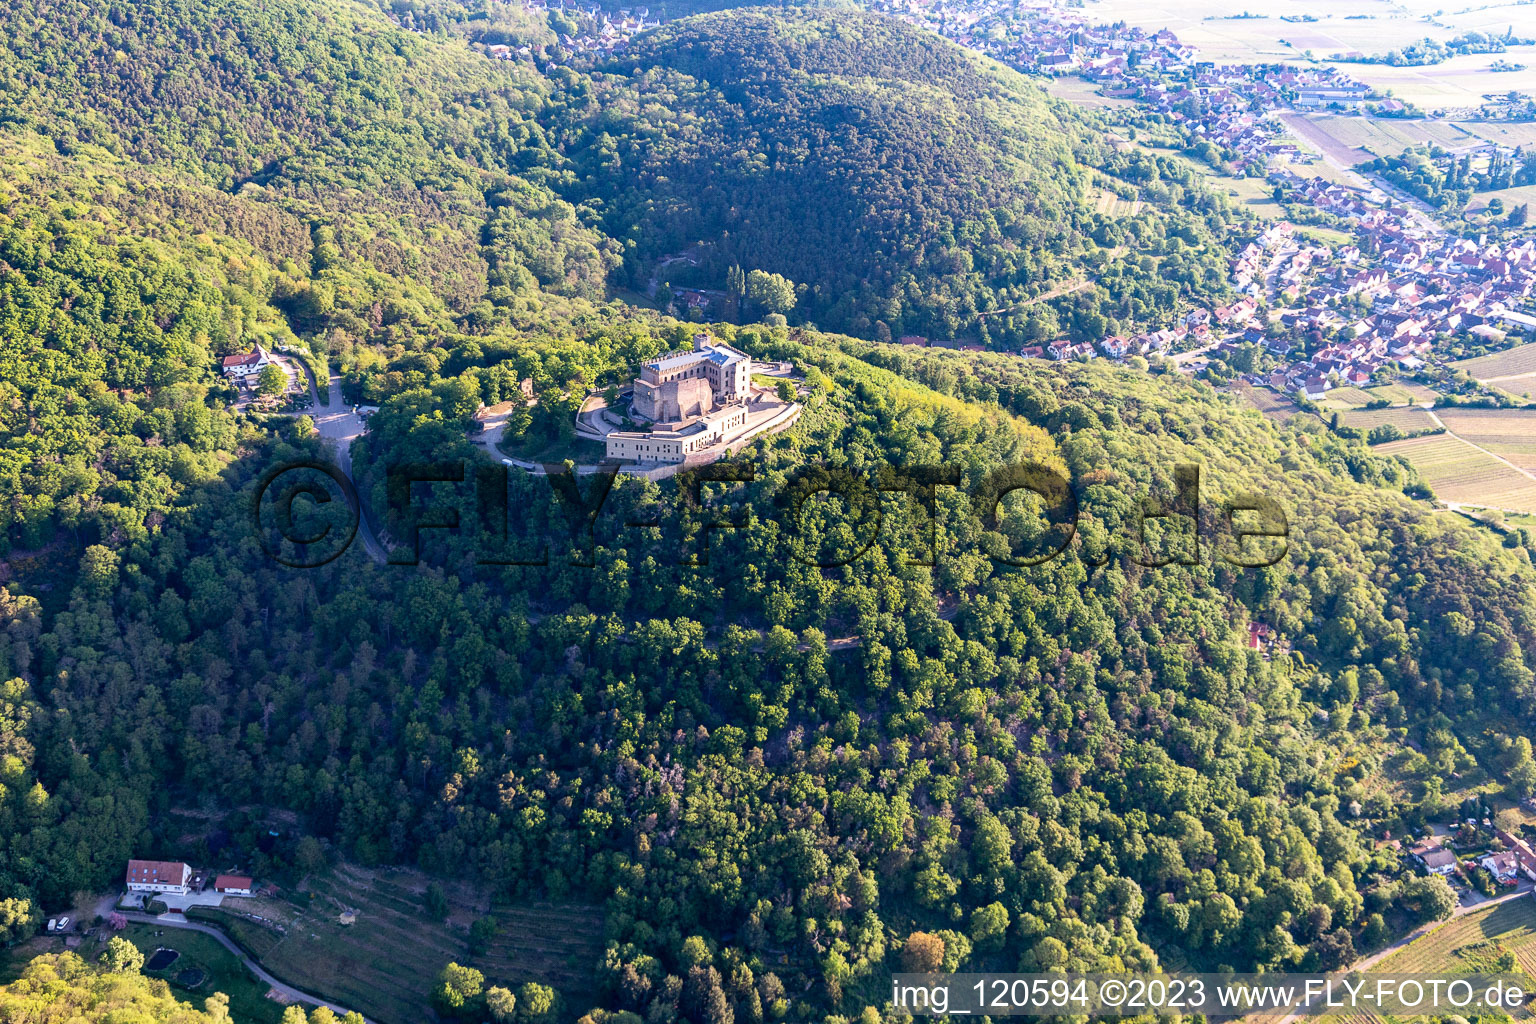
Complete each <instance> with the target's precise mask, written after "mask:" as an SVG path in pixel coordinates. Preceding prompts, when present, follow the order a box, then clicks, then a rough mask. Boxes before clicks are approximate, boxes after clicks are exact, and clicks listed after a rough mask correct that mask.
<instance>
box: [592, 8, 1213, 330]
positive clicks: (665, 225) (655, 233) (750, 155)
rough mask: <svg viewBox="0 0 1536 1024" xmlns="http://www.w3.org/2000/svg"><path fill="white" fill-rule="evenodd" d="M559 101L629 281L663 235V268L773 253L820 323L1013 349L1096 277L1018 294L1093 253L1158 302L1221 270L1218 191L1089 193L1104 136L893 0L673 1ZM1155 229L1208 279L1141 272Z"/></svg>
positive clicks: (697, 271)
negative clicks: (1153, 200)
mask: <svg viewBox="0 0 1536 1024" xmlns="http://www.w3.org/2000/svg"><path fill="white" fill-rule="evenodd" d="M568 108H569V109H568V111H567V113H566V115H565V118H564V120H565V121H567V122H568V123H569V124H570V125H571V126H572V128H571V129H570V130H572V131H574V132H575V134H574V135H573V136H571V137H569V138H564V139H563V140H562V141H563V142H564V148H565V149H566V150H567V151H568V152H569V153H570V155H571V159H572V161H573V163H574V164H575V166H576V170H577V173H578V174H580V175H581V182H582V188H583V193H582V194H583V196H584V197H588V199H587V201H588V202H589V203H590V204H591V205H593V206H594V207H598V208H600V209H601V211H602V214H603V224H604V226H605V229H606V230H607V231H608V233H609V234H610V235H612V236H614V237H616V238H622V239H625V240H626V253H625V268H626V272H627V274H628V275H629V277H630V279H631V281H632V283H633V284H634V285H635V286H636V287H644V286H645V285H646V284H647V283H651V279H652V278H653V277H654V275H656V274H657V273H659V272H660V271H658V270H657V269H656V264H657V261H658V260H659V259H661V258H663V257H665V256H668V255H672V256H677V255H679V254H682V255H687V256H688V257H689V258H690V261H691V263H692V264H693V265H692V266H675V268H673V267H669V268H668V272H669V273H670V274H671V275H674V276H677V275H686V276H685V277H683V278H682V279H681V280H675V281H673V283H678V284H693V283H700V284H707V285H708V286H709V287H714V288H720V289H724V290H726V291H727V292H730V291H732V290H733V289H732V286H731V284H730V273H729V270H730V268H731V267H741V268H745V269H747V270H752V269H760V270H763V271H766V272H771V273H775V274H780V275H782V276H784V277H785V278H787V279H788V280H789V281H791V282H793V283H795V284H796V285H798V286H799V289H800V294H799V296H798V302H799V311H800V313H801V315H803V317H804V318H806V319H808V320H811V321H814V322H815V323H818V324H820V325H821V326H822V327H826V328H832V329H836V330H842V331H850V332H852V333H855V334H859V335H862V336H865V337H878V338H880V339H882V340H885V339H888V338H889V337H890V336H892V335H897V336H899V335H901V334H906V333H911V334H921V335H925V336H932V337H935V338H943V339H952V338H957V337H961V338H970V339H971V340H982V341H984V342H986V343H993V342H997V343H1007V344H1008V345H1009V346H1010V347H1012V348H1015V349H1016V348H1017V347H1018V345H1019V344H1022V343H1025V342H1031V343H1033V342H1038V341H1039V340H1040V339H1041V338H1042V337H1045V336H1048V335H1052V334H1054V331H1055V328H1056V324H1057V321H1058V320H1067V319H1069V317H1070V315H1071V313H1070V311H1075V310H1076V308H1077V305H1083V304H1085V303H1087V304H1092V303H1094V302H1095V301H1096V299H1097V296H1094V295H1090V296H1087V297H1085V298H1084V299H1080V300H1078V302H1077V303H1076V304H1075V305H1074V304H1073V303H1068V302H1062V303H1059V304H1057V305H1056V306H1054V307H1053V306H1052V305H1048V304H1041V305H1038V306H1034V307H1032V308H1030V309H1028V312H1027V315H1026V314H1024V305H1025V304H1026V303H1029V302H1030V300H1033V299H1037V298H1039V297H1041V296H1042V295H1045V294H1046V293H1048V292H1051V291H1052V289H1053V288H1055V287H1059V286H1061V285H1063V284H1067V283H1072V282H1076V281H1078V280H1080V279H1081V278H1082V277H1083V276H1087V275H1092V274H1096V273H1097V272H1099V271H1100V269H1101V268H1103V269H1104V270H1105V272H1106V275H1108V274H1113V275H1114V276H1117V277H1125V278H1130V279H1135V280H1134V281H1133V282H1132V283H1133V284H1135V283H1140V282H1142V281H1145V282H1148V283H1151V282H1152V281H1157V282H1159V283H1164V284H1171V285H1172V286H1173V288H1172V296H1171V298H1170V301H1168V302H1166V303H1165V304H1164V305H1163V306H1162V307H1159V308H1158V309H1157V310H1156V312H1158V313H1162V314H1163V315H1164V316H1166V315H1167V314H1168V313H1170V312H1171V307H1172V306H1173V305H1174V304H1175V301H1176V300H1177V299H1180V298H1182V299H1183V300H1185V301H1187V300H1188V299H1189V297H1190V296H1191V295H1194V296H1208V295H1210V294H1212V293H1217V294H1219V292H1220V290H1221V289H1223V288H1225V281H1224V277H1225V273H1224V270H1223V269H1220V268H1222V266H1223V265H1222V263H1221V253H1222V252H1223V251H1224V250H1223V249H1222V246H1221V242H1220V241H1219V239H1220V238H1221V230H1220V229H1221V227H1222V226H1223V224H1224V223H1225V219H1226V215H1225V212H1224V211H1223V210H1222V209H1221V208H1220V206H1218V205H1216V204H1214V203H1212V204H1210V205H1208V206H1206V208H1205V209H1203V210H1194V211H1189V210H1183V209H1179V208H1177V207H1173V208H1171V209H1167V208H1165V209H1164V210H1163V212H1162V213H1161V215H1158V216H1149V217H1148V218H1146V221H1145V222H1141V223H1132V224H1120V225H1116V224H1114V223H1112V222H1108V221H1107V220H1106V219H1105V218H1103V217H1100V216H1099V215H1097V214H1094V213H1093V212H1092V211H1091V210H1090V209H1089V208H1088V206H1087V205H1086V204H1085V203H1084V197H1085V194H1086V191H1087V188H1088V184H1089V181H1090V174H1089V172H1088V168H1089V167H1107V166H1108V165H1109V163H1110V161H1111V158H1112V153H1111V151H1110V150H1109V149H1108V148H1107V147H1106V146H1105V145H1104V143H1103V141H1102V137H1101V136H1100V134H1099V133H1098V131H1097V130H1096V128H1095V126H1093V125H1090V124H1087V123H1085V122H1084V121H1083V120H1082V117H1081V115H1080V114H1077V113H1075V112H1073V111H1072V110H1071V108H1068V107H1066V106H1064V105H1062V104H1058V103H1052V102H1051V101H1049V100H1048V99H1047V98H1046V97H1045V95H1044V94H1043V93H1042V92H1041V91H1040V90H1039V88H1038V87H1037V86H1034V85H1031V84H1028V83H1027V82H1026V80H1025V79H1023V78H1022V77H1021V76H1019V75H1017V74H1016V73H1014V72H1012V71H1009V70H1007V69H1005V68H1003V67H1001V66H999V65H996V64H994V63H991V62H984V61H981V60H979V59H978V58H976V57H975V56H974V55H971V54H969V53H967V52H966V51H963V50H960V49H958V48H957V47H954V46H952V45H950V44H948V43H946V42H945V41H943V40H942V39H939V38H937V37H935V36H933V35H931V34H929V33H925V32H922V31H921V30H918V29H916V28H913V27H911V26H909V25H906V24H904V23H902V22H899V21H894V20H890V19H885V18H880V17H877V16H875V15H871V14H864V13H859V12H854V11H846V10H844V11H838V12H837V13H835V14H820V15H818V14H810V13H805V12H800V13H796V14H793V15H789V14H782V13H768V12H766V11H762V10H748V11H738V12H735V14H734V15H733V16H732V17H730V18H693V19H688V20H685V21H683V22H679V23H676V24H674V25H669V26H666V27H664V28H663V29H661V30H659V31H657V32H654V33H651V34H649V35H647V36H645V37H643V38H641V39H639V40H637V41H636V43H635V44H634V45H633V46H631V47H629V48H627V49H626V50H625V51H624V53H623V54H622V56H620V57H615V58H614V59H613V60H612V61H611V62H609V64H608V65H606V66H604V67H600V68H599V69H598V71H597V73H596V74H594V76H593V79H592V83H591V88H590V90H589V91H586V92H582V93H577V94H574V95H573V96H572V97H571V98H570V100H569V101H568ZM1156 177H1157V175H1156V173H1155V168H1154V173H1153V174H1152V176H1151V178H1150V179H1145V178H1144V179H1139V180H1137V181H1136V182H1135V183H1136V184H1148V183H1150V182H1151V181H1155V180H1156ZM1232 219H1236V218H1232ZM1171 237H1178V238H1179V241H1178V242H1177V243H1175V245H1177V246H1179V247H1182V248H1183V251H1181V252H1176V253H1175V255H1176V256H1182V255H1186V254H1193V253H1195V251H1196V250H1201V252H1200V258H1201V259H1202V260H1204V261H1207V263H1208V265H1209V266H1211V267H1212V268H1213V269H1214V270H1215V271H1216V272H1215V273H1213V274H1212V275H1211V280H1209V281H1207V280H1205V279H1204V278H1203V276H1202V275H1199V274H1197V275H1195V276H1194V278H1193V279H1190V278H1189V277H1188V276H1186V275H1183V274H1167V275H1158V274H1156V273H1154V272H1153V271H1154V268H1155V267H1156V265H1157V263H1158V262H1159V261H1160V260H1161V259H1162V258H1163V257H1164V256H1166V255H1168V254H1169V253H1170V249H1169V248H1168V247H1167V246H1166V245H1165V244H1164V243H1165V240H1166V239H1168V238H1171ZM1128 250H1129V251H1128ZM738 291H739V289H738ZM1099 294H1100V295H1102V296H1104V297H1105V298H1106V301H1108V300H1109V297H1110V296H1115V297H1118V296H1119V294H1120V290H1119V289H1117V288H1115V287H1113V286H1112V285H1108V283H1106V287H1105V288H1104V289H1102V290H1101V291H1100V293H1099ZM747 300H748V301H747V307H748V308H749V309H750V310H754V311H756V312H758V313H762V312H781V311H782V310H778V309H773V308H768V307H764V306H762V305H761V304H759V303H755V302H753V301H752V297H751V296H750V295H749V296H747ZM1013 310H1018V311H1019V312H1020V313H1021V315H1017V316H1007V317H1001V318H995V319H983V318H980V317H978V316H977V313H978V311H983V312H989V313H996V312H998V311H1013Z"/></svg>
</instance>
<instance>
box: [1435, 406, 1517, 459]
mask: <svg viewBox="0 0 1536 1024" xmlns="http://www.w3.org/2000/svg"><path fill="white" fill-rule="evenodd" d="M1436 414H1437V415H1438V416H1439V417H1440V419H1441V421H1442V422H1443V423H1444V424H1445V426H1446V429H1447V430H1449V431H1450V432H1451V433H1453V434H1455V435H1456V436H1457V437H1460V438H1462V439H1464V440H1466V441H1470V442H1471V443H1472V444H1475V445H1477V446H1478V447H1480V448H1486V449H1488V450H1489V451H1491V452H1493V453H1495V454H1497V455H1502V456H1504V458H1506V459H1508V460H1509V461H1510V462H1513V463H1514V464H1515V465H1517V466H1519V467H1521V468H1522V469H1532V468H1536V409H1529V410H1528V409H1438V410H1436Z"/></svg>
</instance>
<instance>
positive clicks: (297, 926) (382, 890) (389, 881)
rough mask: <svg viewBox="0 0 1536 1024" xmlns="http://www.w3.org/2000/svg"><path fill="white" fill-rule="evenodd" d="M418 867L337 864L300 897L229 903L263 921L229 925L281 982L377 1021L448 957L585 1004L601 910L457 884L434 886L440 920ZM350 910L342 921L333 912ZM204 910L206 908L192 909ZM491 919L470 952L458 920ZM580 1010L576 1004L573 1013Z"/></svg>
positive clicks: (409, 1015)
mask: <svg viewBox="0 0 1536 1024" xmlns="http://www.w3.org/2000/svg"><path fill="white" fill-rule="evenodd" d="M426 885H427V880H426V878H425V877H424V876H422V875H420V874H418V873H416V872H411V871H405V870H373V869H367V868H362V867H358V866H354V865H346V864H343V865H341V866H339V867H338V868H336V869H335V870H333V871H330V872H327V873H326V874H324V875H323V876H317V877H313V878H311V879H310V880H309V881H308V883H307V886H308V893H309V896H308V897H306V895H305V894H304V893H295V894H292V896H291V897H289V898H272V899H265V898H263V899H250V900H240V901H238V902H236V903H231V904H230V906H231V907H234V908H238V909H239V910H241V911H244V912H246V913H249V914H253V915H257V916H260V917H263V918H265V919H267V921H269V922H271V923H272V924H273V926H274V927H266V926H263V925H262V924H259V923H256V922H250V921H239V922H237V923H235V924H234V925H233V927H230V928H229V931H230V933H231V935H232V937H235V938H236V939H237V940H238V941H239V942H240V943H241V944H242V945H244V946H246V947H247V948H248V949H249V950H250V951H251V952H253V953H256V954H258V958H259V959H260V961H261V964H262V966H263V967H265V968H267V969H268V970H269V971H271V972H272V973H273V974H275V975H276V976H277V977H279V978H281V979H283V980H284V981H286V982H288V983H289V984H291V985H295V986H297V987H299V988H304V989H308V990H310V991H313V992H315V993H317V994H323V995H325V996H327V997H329V998H332V999H335V1000H336V1001H337V1002H339V1003H341V1004H343V1005H345V1006H348V1007H353V1008H356V1009H357V1010H358V1011H359V1012H361V1013H362V1014H363V1015H364V1016H366V1017H368V1019H369V1020H373V1021H378V1022H379V1024H414V1022H415V1021H417V1020H419V1019H420V1014H421V1008H422V1007H423V1006H426V1005H427V1004H428V1003H429V1002H430V1001H431V992H432V983H433V981H434V979H435V978H436V976H437V973H438V971H440V970H442V968H443V966H444V965H445V964H447V963H448V962H449V961H450V960H451V961H456V962H458V963H461V964H470V965H472V966H474V967H477V968H479V969H480V970H481V971H483V972H484V973H485V976H486V983H487V984H504V985H507V986H509V987H516V986H517V985H520V984H522V983H523V982H525V981H537V982H540V983H542V984H546V985H551V986H552V987H554V988H556V989H558V990H560V991H561V992H562V993H564V994H565V995H566V996H567V997H568V998H570V999H571V1000H572V1001H573V1005H577V1004H584V1003H585V1001H586V999H587V998H588V997H589V995H590V994H591V992H592V989H593V981H592V975H593V971H594V969H595V968H596V967H597V966H598V965H599V964H600V963H601V961H602V951H603V946H602V938H603V930H602V929H603V917H602V913H601V911H600V910H598V909H596V908H591V907H587V906H584V905H575V904H572V905H559V906H557V905H553V904H539V905H535V906H531V907H492V906H490V905H489V904H488V903H487V902H486V901H485V900H484V898H483V897H482V896H480V895H479V894H478V893H477V892H476V891H475V890H474V889H473V888H472V887H470V886H468V885H454V884H451V883H450V884H446V885H444V891H445V894H446V895H447V897H448V901H449V907H450V911H449V915H448V918H447V920H446V921H436V920H431V919H429V918H428V917H427V916H426V912H425V910H424V907H423V893H424V892H425V890H426ZM344 913H351V914H354V915H355V918H354V919H353V923H351V924H343V923H342V915H343V914H344ZM200 916H202V917H205V918H206V917H207V915H200ZM486 916H489V917H493V918H495V919H496V920H497V922H498V924H499V928H498V930H497V934H496V936H495V938H494V940H493V941H492V943H491V947H490V949H489V951H488V952H487V953H486V954H484V955H483V956H471V955H470V954H469V948H468V934H469V925H470V923H471V922H472V921H474V920H475V919H477V918H480V917H486ZM585 1009H587V1006H586V1005H579V1008H578V1015H579V1012H580V1011H584V1010H585Z"/></svg>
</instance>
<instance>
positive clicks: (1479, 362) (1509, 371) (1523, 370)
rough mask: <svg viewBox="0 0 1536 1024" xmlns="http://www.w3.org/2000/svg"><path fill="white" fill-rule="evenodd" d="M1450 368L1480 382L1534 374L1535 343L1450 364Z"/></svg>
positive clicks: (1535, 359)
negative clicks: (1469, 375)
mask: <svg viewBox="0 0 1536 1024" xmlns="http://www.w3.org/2000/svg"><path fill="white" fill-rule="evenodd" d="M1451 366H1452V368H1453V369H1457V370H1461V371H1462V372H1464V373H1468V374H1471V375H1472V376H1473V377H1475V378H1476V379H1478V380H1480V381H1490V380H1502V379H1504V378H1506V377H1518V376H1522V375H1524V374H1527V373H1536V342H1532V343H1530V344H1528V345H1516V346H1515V347H1514V348H1507V349H1505V350H1504V351H1502V352H1494V353H1492V354H1491V355H1486V356H1478V357H1476V358H1475V359H1463V360H1462V361H1461V362H1459V363H1452V364H1451Z"/></svg>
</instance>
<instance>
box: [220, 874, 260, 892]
mask: <svg viewBox="0 0 1536 1024" xmlns="http://www.w3.org/2000/svg"><path fill="white" fill-rule="evenodd" d="M213 887H214V888H215V889H221V890H222V889H249V888H250V887H251V880H250V879H249V878H247V877H245V876H244V875H220V876H219V877H218V878H215V879H214V880H213Z"/></svg>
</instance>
